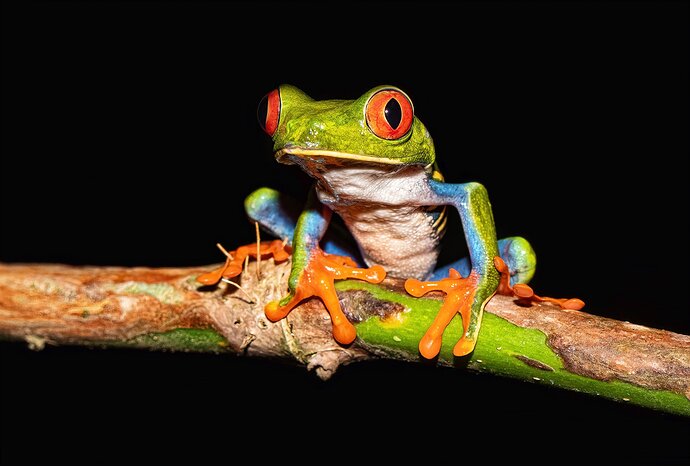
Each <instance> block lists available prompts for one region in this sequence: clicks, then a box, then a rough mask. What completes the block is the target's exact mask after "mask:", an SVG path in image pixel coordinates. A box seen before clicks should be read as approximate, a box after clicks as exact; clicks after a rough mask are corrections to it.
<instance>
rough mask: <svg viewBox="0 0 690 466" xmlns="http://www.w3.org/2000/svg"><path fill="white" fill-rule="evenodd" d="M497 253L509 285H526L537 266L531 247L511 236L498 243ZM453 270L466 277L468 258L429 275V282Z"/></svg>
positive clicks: (468, 268)
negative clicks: (508, 276) (508, 278)
mask: <svg viewBox="0 0 690 466" xmlns="http://www.w3.org/2000/svg"><path fill="white" fill-rule="evenodd" d="M498 252H499V254H500V256H501V259H503V260H504V261H505V263H506V264H507V265H508V269H509V270H510V284H511V285H515V284H516V283H527V282H529V281H530V280H531V279H532V276H533V275H534V269H535V267H536V266H537V256H536V255H535V254H534V250H533V249H532V246H531V245H530V244H529V242H527V240H526V239H525V238H521V237H519V236H513V237H510V238H504V239H502V240H499V241H498ZM450 268H454V269H455V270H457V271H458V272H460V275H462V276H463V277H466V276H468V275H469V274H470V270H471V264H470V260H469V258H468V257H463V258H462V259H460V260H459V261H456V262H453V263H452V264H448V265H444V266H443V267H439V268H438V269H436V270H435V271H434V273H433V274H431V277H429V280H440V279H442V278H445V277H447V276H448V270H449V269H450Z"/></svg>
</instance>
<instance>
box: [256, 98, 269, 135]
mask: <svg viewBox="0 0 690 466" xmlns="http://www.w3.org/2000/svg"><path fill="white" fill-rule="evenodd" d="M267 115H268V94H266V95H265V96H264V97H263V98H262V99H261V102H259V108H257V109H256V118H258V120H259V124H260V125H261V129H263V130H264V131H266V116H267Z"/></svg>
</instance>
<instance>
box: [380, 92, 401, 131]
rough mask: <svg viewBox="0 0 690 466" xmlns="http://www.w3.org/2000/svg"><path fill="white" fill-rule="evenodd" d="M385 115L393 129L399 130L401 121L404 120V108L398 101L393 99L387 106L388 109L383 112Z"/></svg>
mask: <svg viewBox="0 0 690 466" xmlns="http://www.w3.org/2000/svg"><path fill="white" fill-rule="evenodd" d="M383 113H384V115H386V121H387V122H388V124H389V125H391V128H393V129H398V126H400V120H402V108H401V107H400V103H399V102H398V99H395V98H393V99H391V100H389V101H388V103H387V104H386V108H385V109H384V110H383Z"/></svg>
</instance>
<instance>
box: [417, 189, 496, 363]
mask: <svg viewBox="0 0 690 466" xmlns="http://www.w3.org/2000/svg"><path fill="white" fill-rule="evenodd" d="M427 183H428V184H427V187H428V189H425V190H424V196H423V197H424V198H426V199H424V201H426V202H429V203H431V204H434V205H441V204H443V205H452V206H454V207H455V208H456V209H457V210H458V212H459V213H460V219H461V220H462V226H463V229H464V232H465V240H466V241H467V246H468V249H469V253H470V262H471V270H470V272H469V275H467V276H466V277H464V278H463V277H461V276H460V274H459V273H458V272H456V271H455V270H453V269H451V272H450V276H449V278H445V279H442V280H438V281H432V282H420V281H418V280H414V279H410V280H407V281H406V283H405V288H406V289H407V291H408V292H409V293H410V294H412V295H414V296H422V295H423V294H425V293H427V292H429V291H432V290H441V291H445V292H446V294H447V296H446V299H445V301H444V304H443V306H442V307H441V311H440V312H439V314H438V315H437V316H436V318H435V320H434V322H433V324H432V325H431V327H430V328H429V330H428V331H427V333H426V334H425V335H424V337H423V338H422V340H421V341H420V343H419V350H420V352H421V353H422V355H423V356H424V357H426V358H433V357H435V356H436V355H437V354H438V352H439V351H440V349H441V339H442V337H443V331H444V330H445V328H446V326H447V325H448V324H449V323H450V321H451V320H452V318H453V317H454V316H455V314H456V313H460V314H461V316H462V321H463V327H464V333H463V338H461V339H460V341H459V342H458V343H457V345H456V346H455V348H454V350H453V353H454V354H455V355H456V356H464V355H466V354H469V353H471V352H472V350H474V346H475V345H476V342H477V335H478V333H479V328H480V325H481V321H482V314H483V311H484V305H485V304H486V302H487V301H488V300H489V298H491V296H493V294H494V293H495V292H496V289H497V287H498V281H499V273H498V271H497V270H496V267H495V266H494V262H493V260H494V257H496V256H498V255H499V254H498V246H497V242H496V231H495V227H494V220H493V214H492V212H491V204H490V203H489V197H488V194H487V192H486V189H485V188H484V186H482V185H481V184H479V183H466V184H451V183H443V182H441V181H436V180H433V179H429V180H428V182H427Z"/></svg>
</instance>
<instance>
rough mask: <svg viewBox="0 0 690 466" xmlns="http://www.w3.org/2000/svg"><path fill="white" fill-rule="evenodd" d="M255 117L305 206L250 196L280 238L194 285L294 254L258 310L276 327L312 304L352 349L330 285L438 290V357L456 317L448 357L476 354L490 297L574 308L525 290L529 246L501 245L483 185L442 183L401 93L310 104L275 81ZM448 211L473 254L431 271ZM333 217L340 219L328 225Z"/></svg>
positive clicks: (425, 353) (255, 213)
mask: <svg viewBox="0 0 690 466" xmlns="http://www.w3.org/2000/svg"><path fill="white" fill-rule="evenodd" d="M257 115H258V119H259V123H260V126H261V128H262V129H263V130H264V131H265V132H266V134H268V136H270V137H271V138H272V140H273V154H274V157H275V159H276V160H277V161H278V162H279V163H283V164H288V165H297V166H298V167H300V168H301V169H302V170H303V171H304V172H306V173H307V174H308V175H309V176H310V177H311V178H312V179H313V180H314V181H313V184H312V186H311V187H310V189H309V194H308V196H307V201H306V205H304V206H300V205H299V203H297V202H296V201H294V200H293V199H291V198H289V197H288V196H286V195H284V194H281V193H280V192H278V191H276V190H274V189H271V188H267V187H264V188H259V189H257V190H256V191H254V192H253V193H251V194H250V195H249V196H248V197H247V198H246V200H245V204H244V206H245V210H246V213H247V216H248V217H249V219H250V220H252V221H254V222H256V224H257V225H259V226H260V227H261V229H262V230H264V231H266V232H268V233H269V234H271V235H272V236H274V237H275V238H277V239H276V240H273V241H271V242H262V243H260V244H259V243H257V245H256V248H254V247H253V246H251V245H249V246H244V247H241V248H238V250H236V251H234V253H233V254H228V259H227V260H226V263H225V264H224V265H223V267H221V268H219V269H217V270H214V271H212V272H209V273H206V274H204V275H202V276H200V277H199V279H198V280H199V281H200V282H201V283H203V284H207V285H208V284H213V283H216V282H218V281H219V280H220V279H222V278H224V277H225V278H226V279H227V278H232V277H235V276H237V275H238V274H239V273H241V271H242V262H243V261H244V260H245V258H246V257H248V256H253V257H258V256H264V255H267V254H268V255H273V257H274V259H276V260H285V259H286V257H288V255H289V254H291V256H292V263H291V272H290V275H289V279H288V283H287V288H288V289H287V291H286V295H285V296H284V297H283V298H282V299H280V300H277V301H271V302H269V303H268V304H266V305H265V308H264V313H265V315H266V317H267V318H268V319H269V320H270V321H272V322H278V321H280V320H281V319H284V318H286V317H287V316H288V314H289V313H290V312H291V311H292V310H293V309H294V308H295V307H296V306H297V305H298V304H299V303H301V302H302V301H304V300H306V299H309V298H313V297H316V298H319V299H320V300H321V301H322V302H323V304H324V306H325V308H326V311H327V312H328V314H329V315H330V319H331V324H332V332H333V337H334V339H335V340H336V341H337V342H338V343H340V344H341V345H350V344H352V343H353V341H354V340H355V339H356V336H357V334H356V328H355V327H354V325H353V324H352V323H351V322H350V321H349V320H348V318H347V316H346V315H345V314H344V313H343V310H342V308H341V305H340V302H339V299H338V294H337V290H336V289H335V280H343V279H357V280H363V281H366V282H369V283H373V284H379V283H381V282H382V281H383V280H384V279H385V278H386V277H387V276H388V277H395V278H400V279H404V280H405V281H404V288H405V290H406V291H407V293H409V294H410V295H412V296H415V297H421V296H423V295H425V294H426V293H428V292H430V291H443V292H444V293H445V298H444V301H443V304H442V305H441V307H440V310H439V312H438V315H437V316H435V318H434V320H433V323H432V324H431V326H430V327H429V329H428V330H427V331H426V333H425V334H424V336H423V337H422V338H421V339H420V341H419V345H418V347H419V353H420V355H421V356H422V357H423V358H425V359H433V358H435V357H437V356H438V354H439V352H440V349H441V344H442V337H443V333H444V331H445V329H446V327H447V326H448V325H449V323H450V322H451V320H452V319H453V318H454V317H455V316H456V315H458V314H459V315H460V318H461V319H462V326H463V333H462V336H461V337H460V339H459V340H458V342H457V343H456V344H455V346H454V348H453V355H454V356H456V357H463V356H466V355H468V354H470V353H472V352H473V350H474V348H475V346H476V344H477V341H478V336H479V330H480V328H481V321H482V316H483V313H484V308H485V306H486V303H487V302H488V301H489V299H490V298H491V297H492V296H493V295H494V294H495V293H496V292H500V293H503V294H512V295H514V296H517V297H518V298H521V299H528V300H529V299H533V300H551V301H553V302H556V303H558V304H560V305H561V306H563V307H571V308H578V306H579V307H581V306H580V304H579V302H578V300H572V299H571V300H567V299H555V298H541V297H539V296H538V295H536V294H534V292H533V291H532V290H531V288H530V287H529V286H528V285H527V283H528V282H529V281H530V279H531V278H532V277H533V275H534V272H535V269H536V254H535V252H534V249H533V248H532V246H531V244H530V243H529V242H528V241H527V240H526V239H525V238H523V237H519V236H514V237H507V238H503V239H497V236H496V229H495V225H494V219H493V213H492V208H491V203H490V201H489V197H488V193H487V190H486V188H485V187H484V186H483V185H482V184H481V183H479V182H474V181H470V182H465V183H451V182H447V181H446V180H445V177H444V175H443V174H442V173H441V170H440V168H439V164H438V163H437V160H436V153H435V148H434V143H433V139H432V137H431V135H430V133H429V131H428V130H427V128H426V127H425V125H424V124H423V123H422V121H421V120H420V119H419V118H418V117H417V115H416V114H415V108H414V106H413V103H412V100H411V98H410V97H409V96H408V94H406V93H405V92H404V91H403V90H401V89H400V88H398V87H396V86H392V85H381V86H376V87H373V88H372V89H370V90H368V91H367V92H365V93H364V94H362V95H361V96H360V97H358V98H356V99H353V100H315V99H313V98H311V97H310V96H308V95H307V94H306V93H305V92H303V91H302V90H300V89H299V88H297V87H295V86H293V85H290V84H282V85H280V86H279V87H277V88H276V89H274V90H272V91H271V92H269V93H268V94H266V95H265V96H264V97H263V98H262V99H261V101H260V104H259V107H258V110H257ZM449 207H450V208H454V209H455V210H456V211H457V212H458V214H459V216H460V220H461V224H462V230H463V235H462V236H463V238H462V240H464V241H465V242H466V244H467V249H468V252H469V255H468V257H464V258H460V259H458V260H457V261H455V262H452V263H451V264H446V265H443V266H439V265H438V264H437V262H438V258H439V253H440V248H441V239H442V238H443V237H444V234H445V233H446V226H447V220H448V215H449V212H448V208H449ZM334 214H335V215H337V216H338V217H340V219H341V221H340V222H339V223H337V224H334V225H333V227H332V228H329V226H330V225H331V224H332V223H336V222H331V220H332V218H333V215H334ZM343 225H344V228H343V227H342V226H343ZM453 235H454V238H457V237H458V233H457V232H454V233H453ZM281 240H282V241H281ZM457 240H460V238H457ZM286 248H289V251H290V252H289V253H288V252H287V249H286Z"/></svg>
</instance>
